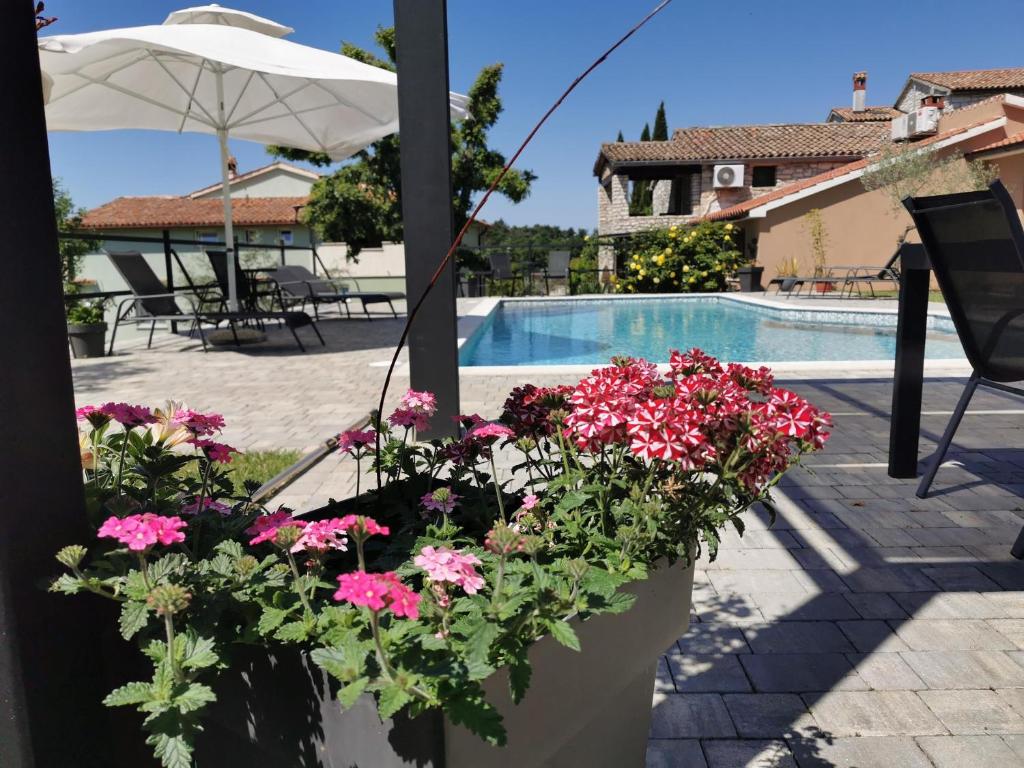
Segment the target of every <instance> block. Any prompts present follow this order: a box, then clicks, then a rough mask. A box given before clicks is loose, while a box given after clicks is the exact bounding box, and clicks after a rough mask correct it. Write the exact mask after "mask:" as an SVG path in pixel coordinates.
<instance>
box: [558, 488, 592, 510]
mask: <svg viewBox="0 0 1024 768" xmlns="http://www.w3.org/2000/svg"><path fill="white" fill-rule="evenodd" d="M588 501H590V496H588V495H587V494H585V493H581V492H580V491H569V492H568V493H567V494H565V496H563V497H562V498H561V499H560V500H559V502H558V504H556V505H555V511H556V512H569V511H570V510H573V509H576V508H577V507H582V506H583V505H584V504H586V503H587V502H588Z"/></svg>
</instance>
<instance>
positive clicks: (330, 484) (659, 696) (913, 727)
mask: <svg viewBox="0 0 1024 768" xmlns="http://www.w3.org/2000/svg"><path fill="white" fill-rule="evenodd" d="M323 326H324V330H325V335H327V337H328V345H329V346H328V348H327V349H326V350H319V349H318V350H314V351H312V352H311V353H310V354H308V355H305V356H303V355H300V354H298V352H297V351H295V350H294V349H293V348H291V347H290V346H289V344H288V343H287V342H285V341H284V340H283V339H282V340H280V341H277V340H276V339H277V337H276V336H273V334H272V336H273V338H274V339H275V341H274V343H273V344H272V345H271V349H269V350H258V351H256V350H254V351H251V352H245V353H240V352H236V351H231V350H225V351H217V352H215V353H210V354H208V355H203V354H202V353H201V352H198V351H195V350H186V347H187V346H188V345H185V344H182V343H181V342H172V343H164V344H162V345H161V347H160V348H159V349H157V350H155V351H151V352H147V353H141V352H133V353H131V354H126V355H121V356H118V357H115V358H111V359H103V360H96V361H76V362H75V364H74V371H75V378H76V396H77V397H78V398H79V402H81V403H84V402H95V401H102V400H108V399H114V398H116V399H128V400H135V401H141V402H157V401H159V400H160V399H162V398H165V397H168V396H175V397H178V398H180V399H186V400H188V401H189V402H190V404H192V405H193V406H195V407H198V408H214V409H217V410H220V411H222V412H224V413H225V414H226V416H227V417H228V420H229V422H230V423H233V425H234V426H233V427H231V430H232V431H229V432H228V434H227V435H226V439H227V440H228V441H229V442H232V443H234V444H236V445H238V446H239V447H242V448H247V449H254V448H264V447H266V448H277V447H295V448H305V447H308V446H310V445H312V444H314V443H316V442H317V441H319V440H321V439H323V438H325V437H327V436H329V435H330V434H333V433H336V432H337V431H338V430H340V429H342V428H345V427H348V426H350V425H351V424H353V423H354V422H356V421H357V420H358V419H359V418H361V417H362V416H363V415H364V414H365V412H366V411H367V409H368V408H369V407H370V406H371V405H372V402H373V399H374V397H373V396H374V393H375V392H376V390H377V388H378V387H379V386H380V383H381V381H382V380H383V375H384V370H385V369H384V368H383V367H382V366H380V365H379V364H380V363H381V362H383V361H385V360H386V359H387V358H388V352H389V345H390V344H392V343H393V342H394V341H395V340H396V338H397V335H398V332H399V330H400V326H399V323H398V321H393V320H384V319H381V320H375V321H373V322H371V323H366V322H348V321H333V322H325V323H324V324H323ZM522 378H526V377H509V376H480V375H466V376H463V378H462V384H461V386H462V399H463V410H464V411H466V412H473V411H478V412H479V413H481V414H482V415H484V416H495V415H496V414H497V411H498V409H499V408H500V405H501V402H502V401H503V399H504V396H505V394H506V393H507V391H508V390H509V389H510V388H511V387H512V386H514V385H515V384H517V383H522V382H521V381H520V379H522ZM529 378H530V379H531V380H533V381H535V382H536V383H542V384H543V383H555V382H556V381H563V382H564V381H567V380H569V379H568V377H550V376H548V377H529ZM962 383H963V382H962V380H955V379H929V380H928V382H927V383H926V386H925V405H924V411H925V414H924V416H923V419H922V421H923V424H922V428H923V432H922V456H926V455H927V454H928V452H930V450H931V449H932V447H933V446H934V441H935V440H936V439H937V438H938V436H939V435H940V434H941V432H942V429H943V428H944V426H945V423H946V420H947V419H948V416H949V412H950V411H951V410H952V408H953V405H954V404H955V402H956V400H957V397H958V396H959V394H960V389H961V386H962ZM785 385H786V386H789V387H791V388H793V389H795V390H796V391H798V392H800V393H801V394H803V395H804V396H807V397H809V398H811V399H812V401H813V402H815V403H817V404H819V405H821V406H823V407H825V408H828V409H829V410H831V411H832V412H833V413H834V414H836V417H835V421H836V430H835V434H834V437H833V440H832V441H831V443H830V444H829V446H828V448H827V449H826V450H825V451H824V452H823V453H821V454H818V455H815V456H813V457H812V458H811V459H809V460H808V462H807V465H806V466H805V467H803V468H800V469H798V470H796V471H794V472H793V473H791V475H790V476H789V477H788V478H787V479H786V480H785V481H784V483H783V485H782V486H781V487H780V493H779V498H778V508H779V512H780V514H779V519H778V520H777V521H776V523H775V525H774V526H773V527H769V525H768V520H767V517H766V515H765V514H764V513H759V514H755V515H751V516H750V518H749V520H748V531H747V533H746V535H745V536H744V537H743V538H740V537H739V536H737V535H735V534H734V533H728V534H727V535H726V536H725V538H724V542H723V546H722V549H721V551H720V553H719V557H718V559H717V560H716V561H715V562H714V563H709V562H707V561H706V560H705V561H702V562H701V563H699V569H698V574H697V581H696V584H695V588H694V605H693V622H692V626H691V629H690V632H689V633H688V634H687V635H686V636H685V637H683V638H681V639H680V640H679V641H678V642H677V643H676V644H675V645H674V646H673V647H672V648H670V649H668V650H667V652H666V654H665V656H664V658H663V659H662V661H661V664H660V667H659V675H658V680H657V685H656V693H655V700H654V710H653V714H654V720H653V727H652V732H651V741H650V746H649V749H648V758H647V764H648V766H649V767H650V768H677V767H678V768H719V767H722V768H737V767H743V766H780V767H785V766H798V767H799V768H809V767H810V766H815V767H817V766H834V767H836V768H853V767H854V766H856V768H883V767H884V768H892V767H894V766H898V767H900V768H903V767H907V768H917V767H918V766H921V767H922V768H926V767H929V766H930V767H932V768H946V767H947V766H971V767H972V768H988V767H989V766H1000V767H1001V768H1002V767H1003V766H1012V765H1024V563H1020V562H1018V561H1015V560H1013V559H1012V558H1010V556H1009V549H1010V545H1011V544H1012V542H1013V540H1014V538H1015V537H1016V535H1017V533H1018V531H1019V530H1020V527H1021V525H1024V511H1022V510H1024V499H1022V498H1021V497H1022V495H1024V404H1022V403H1021V401H1019V400H1015V399H1013V398H1010V397H1007V396H1003V395H1001V394H997V393H991V392H981V393H979V395H978V396H977V397H976V400H975V402H974V404H973V406H972V409H971V411H970V412H969V413H968V415H967V416H966V417H965V419H964V422H963V425H962V427H961V430H960V432H959V434H958V438H957V442H956V444H955V445H954V448H953V450H952V451H951V452H950V454H949V456H948V457H947V459H948V460H949V461H950V462H952V463H954V465H953V466H948V467H944V468H943V469H942V470H941V471H940V472H939V475H938V479H937V482H936V484H935V486H934V490H933V495H932V496H931V497H930V498H928V499H926V500H920V499H917V498H916V497H915V496H914V493H913V491H914V488H915V485H916V483H914V482H912V481H906V480H903V481H901V480H893V479H891V478H889V477H888V476H887V475H886V471H885V461H886V452H887V446H888V411H889V402H890V391H891V390H890V382H889V381H888V380H887V379H885V378H878V379H862V380H852V379H839V378H837V379H834V380H827V381H824V380H816V381H809V380H802V381H789V382H785ZM405 386H407V380H406V379H405V378H404V377H403V376H399V377H397V378H396V381H395V384H394V390H395V391H396V392H398V393H400V392H401V391H402V390H403V389H404V387H405ZM354 479H355V474H354V466H353V463H352V462H351V461H350V460H347V459H342V458H340V457H337V456H332V457H329V458H328V459H326V460H325V461H324V462H323V463H322V464H320V465H319V467H318V468H317V469H316V470H314V471H313V472H311V473H309V474H307V475H305V476H304V477H303V478H301V479H300V480H299V481H297V482H296V483H295V484H294V485H292V486H291V487H289V488H288V489H286V490H285V492H284V493H283V494H282V496H281V497H280V499H279V500H280V501H286V502H288V503H291V504H294V505H295V506H297V507H299V508H303V507H308V506H314V505H316V504H319V503H321V502H322V501H325V500H326V498H327V497H328V496H335V497H339V498H340V497H344V496H346V495H348V494H350V493H351V492H352V490H353V486H354Z"/></svg>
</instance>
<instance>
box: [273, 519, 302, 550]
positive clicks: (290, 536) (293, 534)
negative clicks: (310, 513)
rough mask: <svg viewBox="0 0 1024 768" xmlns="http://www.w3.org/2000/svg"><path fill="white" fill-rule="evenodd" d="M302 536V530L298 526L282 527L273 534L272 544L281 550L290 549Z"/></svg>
mask: <svg viewBox="0 0 1024 768" xmlns="http://www.w3.org/2000/svg"><path fill="white" fill-rule="evenodd" d="M300 536H302V528H301V527H300V526H298V525H282V526H281V527H280V528H278V529H277V533H276V534H274V544H276V545H277V546H279V547H280V548H281V549H291V548H292V546H293V545H294V544H295V542H297V541H298V540H299V537H300Z"/></svg>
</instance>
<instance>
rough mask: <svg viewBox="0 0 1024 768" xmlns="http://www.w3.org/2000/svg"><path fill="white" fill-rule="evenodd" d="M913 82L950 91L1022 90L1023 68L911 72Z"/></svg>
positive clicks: (1023, 80)
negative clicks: (917, 81) (930, 84)
mask: <svg viewBox="0 0 1024 768" xmlns="http://www.w3.org/2000/svg"><path fill="white" fill-rule="evenodd" d="M910 77H911V78H912V79H914V80H924V81H925V82H928V83H932V84H933V85H938V86H941V87H942V88H948V89H949V90H951V91H989V90H999V89H1005V88H1024V67H1009V68H1006V69H965V70H960V71H957V72H912V73H911V74H910Z"/></svg>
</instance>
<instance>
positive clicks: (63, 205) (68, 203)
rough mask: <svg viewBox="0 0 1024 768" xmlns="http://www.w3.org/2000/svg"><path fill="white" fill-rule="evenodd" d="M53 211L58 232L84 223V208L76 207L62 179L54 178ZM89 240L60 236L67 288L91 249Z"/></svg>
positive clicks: (59, 244)
mask: <svg viewBox="0 0 1024 768" xmlns="http://www.w3.org/2000/svg"><path fill="white" fill-rule="evenodd" d="M53 212H54V214H55V216H56V219H57V231H58V232H73V231H74V230H76V229H78V227H79V225H80V224H81V223H82V210H81V209H79V208H75V203H74V201H73V200H72V199H71V195H70V194H69V193H68V191H67V189H65V188H64V185H63V184H62V183H61V181H60V179H58V178H54V179H53ZM90 247H91V246H90V243H89V241H88V240H75V239H67V238H60V239H59V240H58V241H57V249H58V251H59V253H60V276H61V281H62V282H63V283H64V285H65V288H67V286H70V285H72V284H73V283H74V281H75V278H77V277H78V268H79V266H81V263H82V257H83V256H84V255H85V254H87V253H88V252H89V250H90Z"/></svg>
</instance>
